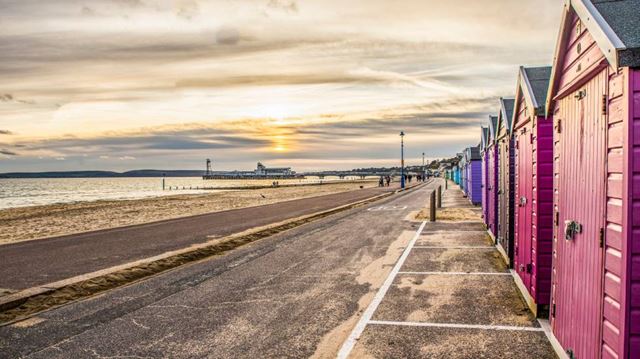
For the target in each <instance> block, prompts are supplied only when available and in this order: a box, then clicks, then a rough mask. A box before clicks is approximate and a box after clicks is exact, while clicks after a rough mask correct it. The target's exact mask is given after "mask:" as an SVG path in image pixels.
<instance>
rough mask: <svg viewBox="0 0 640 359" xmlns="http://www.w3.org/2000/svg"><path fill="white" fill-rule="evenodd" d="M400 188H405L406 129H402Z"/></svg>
mask: <svg viewBox="0 0 640 359" xmlns="http://www.w3.org/2000/svg"><path fill="white" fill-rule="evenodd" d="M400 188H402V189H404V131H400Z"/></svg>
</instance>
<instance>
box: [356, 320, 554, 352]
mask: <svg viewBox="0 0 640 359" xmlns="http://www.w3.org/2000/svg"><path fill="white" fill-rule="evenodd" d="M351 358H443V359H458V358H459V359H463V358H464V359H469V358H485V359H494V358H495V359H498V358H499V359H504V358H536V359H546V358H549V359H551V358H556V355H555V353H554V351H553V348H552V347H551V345H550V344H549V341H548V340H547V338H546V336H545V334H544V333H543V332H522V331H506V330H500V331H498V330H492V331H490V330H478V329H452V328H424V327H409V326H387V325H369V326H367V328H366V329H365V331H364V333H363V335H362V337H360V340H359V341H358V344H357V345H356V347H355V348H354V350H353V352H352V355H351Z"/></svg>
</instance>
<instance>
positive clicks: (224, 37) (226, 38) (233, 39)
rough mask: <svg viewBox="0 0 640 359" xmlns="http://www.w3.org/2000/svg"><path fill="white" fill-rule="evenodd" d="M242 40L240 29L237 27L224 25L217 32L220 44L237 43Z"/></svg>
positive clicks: (217, 40) (217, 41)
mask: <svg viewBox="0 0 640 359" xmlns="http://www.w3.org/2000/svg"><path fill="white" fill-rule="evenodd" d="M239 41H240V31H238V29H236V28H235V27H231V26H223V27H221V28H220V29H218V31H217V32H216V43H217V44H219V45H236V44H237V43H238V42H239Z"/></svg>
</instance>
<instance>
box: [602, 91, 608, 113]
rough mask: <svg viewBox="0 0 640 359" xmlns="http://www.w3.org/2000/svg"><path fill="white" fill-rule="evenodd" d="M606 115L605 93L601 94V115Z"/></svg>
mask: <svg viewBox="0 0 640 359" xmlns="http://www.w3.org/2000/svg"><path fill="white" fill-rule="evenodd" d="M606 115H607V95H602V116H606Z"/></svg>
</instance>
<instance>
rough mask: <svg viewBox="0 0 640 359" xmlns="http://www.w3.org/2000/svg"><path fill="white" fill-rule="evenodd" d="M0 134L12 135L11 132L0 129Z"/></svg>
mask: <svg viewBox="0 0 640 359" xmlns="http://www.w3.org/2000/svg"><path fill="white" fill-rule="evenodd" d="M0 135H13V132H11V131H9V130H0Z"/></svg>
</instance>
